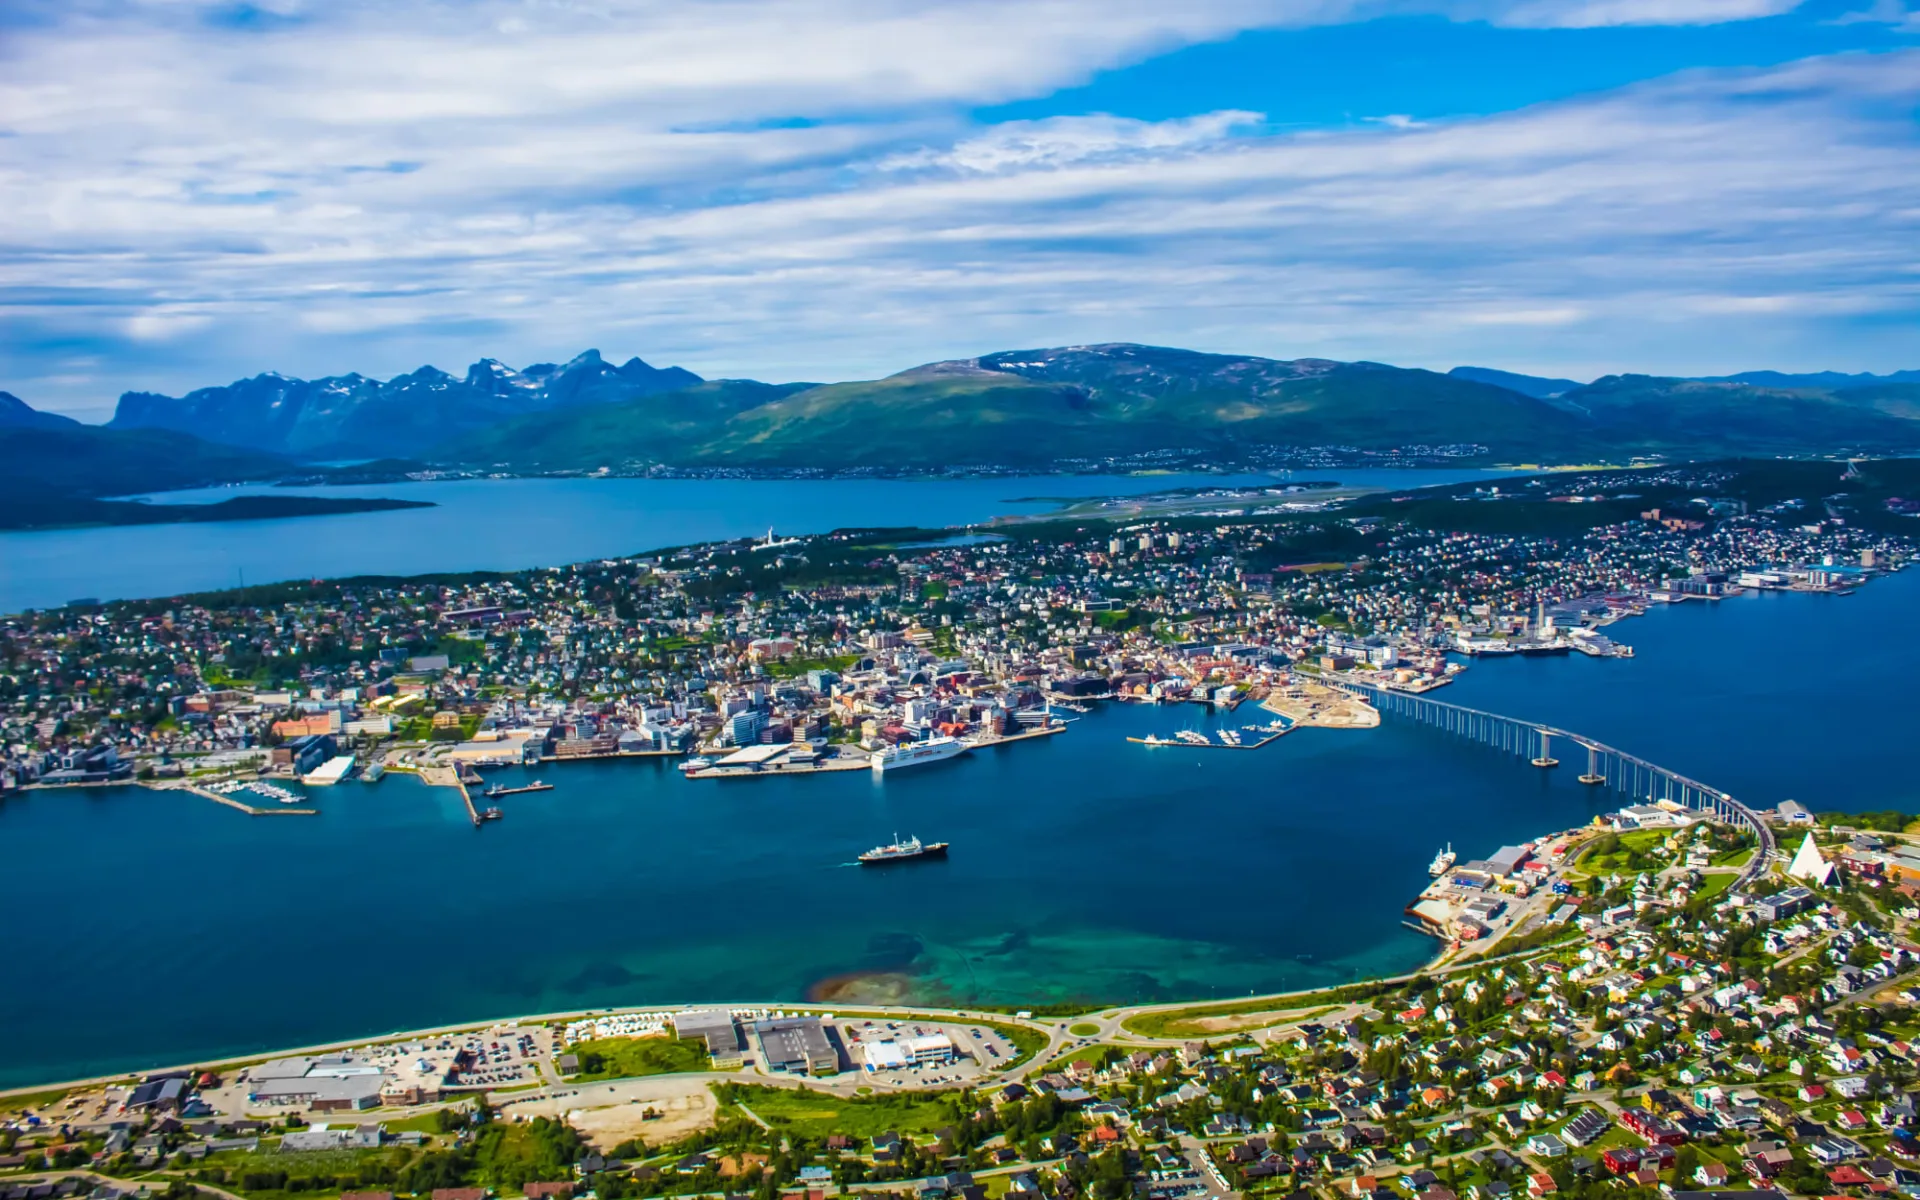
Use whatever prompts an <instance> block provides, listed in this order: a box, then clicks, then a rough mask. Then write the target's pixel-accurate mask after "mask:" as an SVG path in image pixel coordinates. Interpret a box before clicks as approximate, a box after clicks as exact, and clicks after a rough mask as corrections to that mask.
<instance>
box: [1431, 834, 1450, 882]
mask: <svg viewBox="0 0 1920 1200" xmlns="http://www.w3.org/2000/svg"><path fill="white" fill-rule="evenodd" d="M1455 861H1457V857H1456V855H1455V854H1454V852H1453V843H1452V842H1448V843H1447V848H1446V849H1445V850H1442V851H1441V852H1440V853H1438V854H1436V855H1434V856H1433V861H1432V862H1430V863H1428V864H1427V874H1429V875H1431V876H1433V877H1434V878H1435V879H1438V878H1440V877H1441V876H1442V875H1445V874H1446V873H1447V872H1448V871H1451V870H1453V864H1454V863H1455Z"/></svg>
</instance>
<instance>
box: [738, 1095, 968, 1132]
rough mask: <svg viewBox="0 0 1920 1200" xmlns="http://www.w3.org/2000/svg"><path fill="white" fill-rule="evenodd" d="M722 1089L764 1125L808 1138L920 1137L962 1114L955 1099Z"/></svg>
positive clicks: (957, 1100)
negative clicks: (839, 1135)
mask: <svg viewBox="0 0 1920 1200" xmlns="http://www.w3.org/2000/svg"><path fill="white" fill-rule="evenodd" d="M728 1091H729V1092H730V1093H732V1094H734V1095H735V1096H736V1097H737V1098H738V1100H739V1101H740V1102H742V1103H744V1104H745V1105H746V1106H747V1107H748V1108H750V1109H752V1110H753V1113H754V1115H755V1116H757V1117H759V1118H760V1119H761V1120H763V1121H765V1122H766V1123H767V1124H769V1125H772V1126H773V1127H775V1128H776V1129H779V1128H787V1129H791V1130H793V1131H794V1132H795V1133H799V1134H804V1135H806V1136H809V1137H825V1136H826V1135H827V1134H830V1133H844V1134H847V1135H848V1136H850V1137H858V1138H870V1137H872V1136H873V1135H874V1134H876V1133H885V1132H886V1131H888V1130H895V1131H897V1132H900V1133H903V1134H905V1133H920V1134H926V1133H932V1132H933V1131H934V1130H936V1129H940V1128H942V1127H944V1126H947V1125H954V1124H957V1123H959V1121H960V1119H961V1115H962V1113H963V1111H966V1110H963V1109H962V1107H961V1105H962V1103H963V1102H962V1101H961V1100H960V1099H959V1097H958V1096H953V1097H944V1096H941V1097H936V1096H931V1095H924V1094H917V1093H903V1094H890V1095H884V1096H861V1097H857V1098H855V1099H852V1100H846V1099H842V1098H841V1097H839V1096H834V1095H830V1094H828V1093H826V1092H816V1091H813V1090H811V1089H808V1088H771V1087H757V1086H753V1085H751V1084H736V1085H732V1086H731V1087H729V1089H728Z"/></svg>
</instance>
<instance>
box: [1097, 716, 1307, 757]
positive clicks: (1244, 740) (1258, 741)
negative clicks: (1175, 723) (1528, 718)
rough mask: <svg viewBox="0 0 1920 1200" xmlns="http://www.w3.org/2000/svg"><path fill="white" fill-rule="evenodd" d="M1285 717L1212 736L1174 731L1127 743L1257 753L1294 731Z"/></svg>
mask: <svg viewBox="0 0 1920 1200" xmlns="http://www.w3.org/2000/svg"><path fill="white" fill-rule="evenodd" d="M1293 728H1294V726H1293V725H1292V724H1290V723H1289V722H1287V721H1286V720H1285V719H1284V718H1283V719H1281V720H1278V721H1271V722H1268V723H1267V724H1265V725H1243V726H1241V727H1240V728H1239V729H1237V730H1236V729H1216V730H1214V731H1213V732H1212V734H1211V736H1209V735H1208V734H1205V733H1200V732H1198V731H1196V730H1192V729H1181V730H1177V731H1175V733H1174V734H1173V736H1172V737H1162V736H1160V735H1159V734H1157V733H1150V734H1147V735H1146V736H1145V737H1129V738H1127V740H1128V741H1129V742H1132V743H1134V744H1136V745H1140V746H1182V747H1188V748H1191V749H1195V750H1259V749H1261V748H1262V747H1265V746H1271V745H1272V744H1273V743H1275V742H1277V741H1279V740H1280V739H1281V738H1282V737H1284V736H1286V735H1287V734H1288V733H1290V732H1292V731H1293Z"/></svg>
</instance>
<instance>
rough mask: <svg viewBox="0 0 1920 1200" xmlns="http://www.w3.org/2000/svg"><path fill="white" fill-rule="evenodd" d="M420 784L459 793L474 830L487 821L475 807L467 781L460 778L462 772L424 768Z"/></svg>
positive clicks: (447, 768)
mask: <svg viewBox="0 0 1920 1200" xmlns="http://www.w3.org/2000/svg"><path fill="white" fill-rule="evenodd" d="M420 782H421V783H424V784H426V785H427V786H428V787H450V788H452V789H454V790H455V791H457V792H459V793H460V803H462V804H464V805H466V806H467V819H468V820H470V821H472V822H473V825H474V828H476V829H478V828H479V827H480V822H482V821H484V820H485V819H486V818H485V817H482V816H481V815H480V810H479V809H477V808H475V807H474V805H473V794H472V793H470V792H468V791H467V784H466V781H465V780H463V779H461V778H460V772H459V771H457V770H455V769H454V768H452V767H422V768H420Z"/></svg>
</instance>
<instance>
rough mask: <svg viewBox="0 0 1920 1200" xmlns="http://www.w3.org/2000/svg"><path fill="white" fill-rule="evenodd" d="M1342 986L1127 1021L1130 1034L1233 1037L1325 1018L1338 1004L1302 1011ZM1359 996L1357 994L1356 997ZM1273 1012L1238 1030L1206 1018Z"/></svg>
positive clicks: (1157, 1013) (1172, 1011)
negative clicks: (1213, 1025)
mask: <svg viewBox="0 0 1920 1200" xmlns="http://www.w3.org/2000/svg"><path fill="white" fill-rule="evenodd" d="M1339 990H1340V989H1337V988H1336V989H1334V991H1332V992H1315V993H1311V994H1309V995H1306V996H1301V997H1298V998H1289V999H1283V1000H1244V1001H1241V1002H1239V1003H1235V1004H1207V1005H1197V1006H1195V1007H1193V1008H1176V1009H1170V1010H1168V1011H1166V1012H1155V1013H1141V1014H1140V1015H1139V1016H1136V1017H1130V1018H1128V1019H1127V1021H1126V1022H1125V1028H1126V1029H1127V1031H1128V1032H1129V1033H1137V1034H1139V1035H1140V1036H1141V1037H1152V1038H1177V1037H1192V1038H1230V1037H1232V1036H1234V1034H1235V1033H1236V1032H1238V1029H1239V1028H1256V1027H1260V1026H1265V1025H1281V1024H1285V1023H1287V1022H1289V1021H1308V1020H1312V1019H1313V1018H1314V1017H1323V1016H1325V1015H1326V1014H1328V1013H1330V1012H1334V1011H1335V1010H1336V1009H1337V1007H1338V1006H1337V1005H1335V1006H1324V1005H1323V1006H1322V1007H1319V1008H1313V1009H1310V1010H1307V1011H1301V1010H1302V1009H1303V1008H1304V1007H1305V1006H1306V1005H1307V1004H1311V1003H1313V1002H1314V1001H1315V1000H1320V1001H1325V1000H1330V999H1333V998H1335V996H1336V995H1337V994H1338V992H1339ZM1356 998H1357V997H1356ZM1255 1015H1262V1016H1265V1015H1271V1016H1272V1018H1273V1019H1272V1020H1268V1021H1257V1022H1254V1023H1252V1024H1250V1025H1245V1026H1239V1027H1237V1028H1235V1029H1208V1028H1207V1027H1205V1026H1204V1025H1202V1024H1201V1022H1202V1021H1204V1020H1207V1019H1209V1018H1213V1017H1242V1016H1255Z"/></svg>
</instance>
